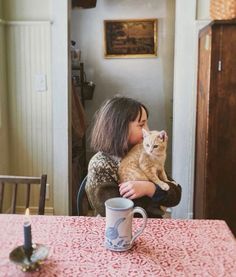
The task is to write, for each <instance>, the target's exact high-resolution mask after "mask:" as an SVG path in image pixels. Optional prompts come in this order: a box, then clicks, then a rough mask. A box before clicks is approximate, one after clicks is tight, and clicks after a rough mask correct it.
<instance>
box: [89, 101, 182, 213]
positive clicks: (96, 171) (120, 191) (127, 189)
mask: <svg viewBox="0 0 236 277" xmlns="http://www.w3.org/2000/svg"><path fill="white" fill-rule="evenodd" d="M147 119H148V110H147V108H146V107H145V106H144V105H143V104H141V103H140V102H138V101H136V100H134V99H131V98H127V97H114V98H112V99H110V100H108V101H106V102H105V103H104V104H103V105H102V107H101V108H100V109H99V110H98V112H97V113H96V118H95V123H94V126H93V130H92V135H91V146H92V148H93V149H94V150H95V151H97V153H96V154H95V155H94V156H93V157H92V159H91V160H90V162H89V166H88V178H87V183H86V193H87V195H88V199H89V201H90V204H91V206H92V208H93V209H94V212H95V215H98V214H100V215H101V216H105V205H104V203H105V201H106V200H107V199H109V198H112V197H121V196H122V197H125V198H129V199H132V200H133V201H134V204H135V206H141V207H143V208H144V209H145V210H146V211H147V213H148V216H149V217H157V218H161V217H162V215H163V211H162V210H161V209H160V206H161V205H163V206H166V207H172V206H175V205H177V204H178V203H179V201H180V198H181V187H180V186H179V185H177V186H176V185H175V184H173V183H170V182H169V183H168V184H169V186H170V189H169V190H168V191H163V190H161V188H160V187H159V186H158V184H153V183H152V182H149V181H129V182H124V183H122V184H119V177H118V167H119V163H120V160H121V159H122V158H123V157H124V156H125V155H126V154H127V152H128V151H129V150H130V149H131V148H132V147H133V146H134V145H136V144H137V143H141V142H142V128H145V129H148V125H147Z"/></svg>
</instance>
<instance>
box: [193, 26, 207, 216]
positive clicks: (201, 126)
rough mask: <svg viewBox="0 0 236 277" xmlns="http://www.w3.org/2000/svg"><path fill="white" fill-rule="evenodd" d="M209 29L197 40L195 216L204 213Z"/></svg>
mask: <svg viewBox="0 0 236 277" xmlns="http://www.w3.org/2000/svg"><path fill="white" fill-rule="evenodd" d="M210 62H211V30H210V29H209V30H208V32H207V33H206V35H205V36H203V37H201V38H200V40H199V61H198V88H197V125H196V128H197V132H196V153H198V155H197V156H196V165H195V168H196V172H197V174H195V184H196V185H195V199H194V203H195V204H196V203H197V207H196V206H195V207H194V208H195V216H196V218H201V217H203V216H204V213H205V199H204V196H205V190H206V177H207V176H206V174H207V173H206V164H207V145H208V122H207V119H208V104H209V103H208V98H209V86H210Z"/></svg>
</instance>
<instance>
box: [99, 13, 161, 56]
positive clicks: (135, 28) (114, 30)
mask: <svg viewBox="0 0 236 277" xmlns="http://www.w3.org/2000/svg"><path fill="white" fill-rule="evenodd" d="M157 31H158V20H157V19H156V18H155V19H153V18H151V19H122V20H104V57H105V58H146V57H156V56H157Z"/></svg>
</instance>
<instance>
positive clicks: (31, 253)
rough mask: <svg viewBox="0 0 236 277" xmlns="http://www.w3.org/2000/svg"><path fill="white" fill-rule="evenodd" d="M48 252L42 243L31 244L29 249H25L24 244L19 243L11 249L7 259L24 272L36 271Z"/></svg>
mask: <svg viewBox="0 0 236 277" xmlns="http://www.w3.org/2000/svg"><path fill="white" fill-rule="evenodd" d="M48 252H49V251H48V248H47V247H46V246H45V245H43V244H32V248H31V249H29V250H25V248H24V245H21V246H18V247H16V248H15V249H13V250H12V251H11V253H10V254H9V259H10V260H11V261H12V262H13V263H15V264H17V265H19V266H20V268H21V270H22V271H24V272H26V271H38V270H39V268H40V265H41V264H42V263H43V261H44V260H45V259H46V258H47V256H48Z"/></svg>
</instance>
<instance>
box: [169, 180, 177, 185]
mask: <svg viewBox="0 0 236 277" xmlns="http://www.w3.org/2000/svg"><path fill="white" fill-rule="evenodd" d="M169 182H170V183H172V184H174V185H176V186H178V184H177V183H176V182H175V181H169Z"/></svg>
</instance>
